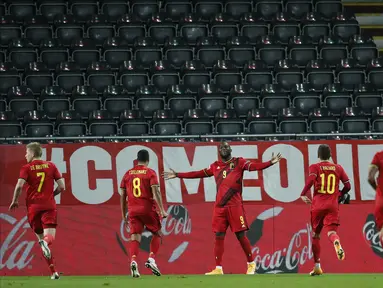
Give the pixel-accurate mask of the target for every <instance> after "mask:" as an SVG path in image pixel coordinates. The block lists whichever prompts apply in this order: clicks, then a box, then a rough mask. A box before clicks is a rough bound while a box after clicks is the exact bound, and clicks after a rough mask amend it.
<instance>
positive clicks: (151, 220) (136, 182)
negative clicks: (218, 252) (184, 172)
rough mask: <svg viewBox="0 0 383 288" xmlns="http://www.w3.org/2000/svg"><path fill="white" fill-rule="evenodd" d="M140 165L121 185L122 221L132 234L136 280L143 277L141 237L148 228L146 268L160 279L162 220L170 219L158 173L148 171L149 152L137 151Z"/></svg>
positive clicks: (132, 170)
mask: <svg viewBox="0 0 383 288" xmlns="http://www.w3.org/2000/svg"><path fill="white" fill-rule="evenodd" d="M137 162H138V165H136V166H134V167H133V168H132V169H130V170H129V171H128V172H126V173H125V175H124V177H123V179H122V181H121V185H120V190H121V212H122V219H123V220H124V221H125V222H126V223H127V224H128V225H129V229H130V234H131V241H130V256H131V263H130V270H131V273H132V276H133V277H134V278H138V277H140V273H139V272H138V264H137V256H138V251H139V248H140V242H141V234H142V232H143V231H144V226H145V227H146V229H147V230H149V231H150V232H152V234H153V237H152V241H151V243H150V254H149V258H148V261H146V263H145V266H146V267H147V268H149V269H150V270H152V273H153V274H154V275H157V276H161V273H160V270H159V269H158V267H157V264H156V262H155V260H154V259H155V256H156V254H157V252H158V250H159V247H160V242H161V218H165V217H167V213H166V211H165V209H164V206H163V204H162V198H161V193H160V191H159V189H158V187H159V184H158V177H157V174H156V172H154V170H152V169H150V168H148V164H149V152H148V151H147V150H140V151H138V154H137ZM154 200H155V201H156V202H157V205H158V208H159V213H160V215H158V213H157V211H156V210H157V209H156V205H155V202H154ZM126 204H128V205H126ZM127 212H128V213H127ZM127 214H128V217H127Z"/></svg>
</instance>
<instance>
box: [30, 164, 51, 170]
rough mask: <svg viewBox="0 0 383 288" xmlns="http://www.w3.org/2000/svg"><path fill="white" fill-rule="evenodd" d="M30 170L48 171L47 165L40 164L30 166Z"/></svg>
mask: <svg viewBox="0 0 383 288" xmlns="http://www.w3.org/2000/svg"><path fill="white" fill-rule="evenodd" d="M30 168H31V170H42V169H48V168H49V164H41V165H32V166H31V167H30Z"/></svg>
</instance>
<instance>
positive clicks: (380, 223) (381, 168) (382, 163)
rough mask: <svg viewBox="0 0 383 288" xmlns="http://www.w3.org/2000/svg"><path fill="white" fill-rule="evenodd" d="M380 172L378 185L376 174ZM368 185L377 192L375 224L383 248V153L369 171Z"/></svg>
mask: <svg viewBox="0 0 383 288" xmlns="http://www.w3.org/2000/svg"><path fill="white" fill-rule="evenodd" d="M378 172H379V176H378V183H376V180H375V178H376V174H377V173H378ZM368 183H370V185H371V187H372V188H373V189H374V190H375V191H376V198H375V213H374V216H375V223H376V228H377V229H378V231H380V232H379V233H380V234H379V239H380V245H381V246H382V248H383V151H380V152H378V153H376V154H375V156H374V158H373V159H372V162H371V165H370V169H369V171H368Z"/></svg>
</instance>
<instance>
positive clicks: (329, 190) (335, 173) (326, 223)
mask: <svg viewBox="0 0 383 288" xmlns="http://www.w3.org/2000/svg"><path fill="white" fill-rule="evenodd" d="M318 158H319V160H320V161H319V162H318V163H316V164H313V165H311V166H310V168H309V178H308V180H307V182H306V185H305V187H304V188H303V191H302V193H301V198H302V200H303V201H304V202H305V203H307V204H311V227H312V229H313V242H312V251H313V254H314V262H315V267H314V270H313V271H312V272H311V273H310V275H311V276H315V275H321V274H323V271H322V269H321V267H320V250H321V249H320V233H321V231H322V229H323V228H326V229H327V236H328V237H329V240H330V241H331V243H332V244H333V245H334V248H335V251H336V254H337V257H338V259H339V260H343V259H344V258H345V253H344V250H343V248H342V246H341V245H340V239H339V236H338V234H337V229H338V226H339V198H340V197H342V196H343V195H345V194H346V193H347V192H348V191H350V189H351V186H350V181H349V178H348V176H347V174H346V172H345V171H344V169H343V168H342V166H340V165H338V164H334V163H332V162H330V159H331V150H330V147H329V146H328V145H320V146H319V148H318ZM339 182H342V183H343V185H344V186H343V189H342V190H341V191H339ZM312 185H314V195H313V200H312V201H311V200H310V198H309V197H308V196H307V194H308V192H309V191H310V188H311V186H312Z"/></svg>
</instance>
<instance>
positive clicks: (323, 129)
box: [308, 108, 339, 133]
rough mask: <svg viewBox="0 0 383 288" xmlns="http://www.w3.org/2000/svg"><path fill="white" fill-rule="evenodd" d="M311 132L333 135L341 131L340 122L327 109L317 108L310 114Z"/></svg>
mask: <svg viewBox="0 0 383 288" xmlns="http://www.w3.org/2000/svg"><path fill="white" fill-rule="evenodd" d="M308 119H309V127H310V132H313V133H332V132H336V131H339V122H338V120H337V118H336V117H334V116H333V115H332V114H331V113H330V111H328V110H327V109H326V108H315V109H313V110H312V111H310V113H309V118H308Z"/></svg>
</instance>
